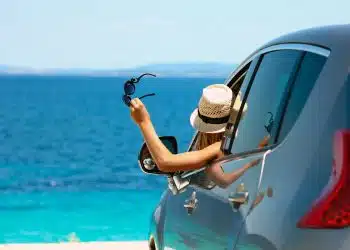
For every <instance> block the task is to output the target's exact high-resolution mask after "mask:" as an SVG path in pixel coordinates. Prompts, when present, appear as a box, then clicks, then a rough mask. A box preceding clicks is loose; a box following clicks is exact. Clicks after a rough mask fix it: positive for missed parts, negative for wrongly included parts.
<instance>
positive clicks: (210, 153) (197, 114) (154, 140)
mask: <svg viewBox="0 0 350 250" xmlns="http://www.w3.org/2000/svg"><path fill="white" fill-rule="evenodd" d="M233 99H235V102H234V105H233V107H232V111H231V113H230V110H231V103H232V101H233ZM240 106H241V99H240V96H237V98H235V96H234V95H233V93H232V90H231V89H230V88H229V87H227V86H226V85H224V84H213V85H210V86H208V87H206V88H204V89H203V93H202V97H201V98H200V101H199V104H198V108H197V109H195V110H194V111H193V113H192V115H191V117H190V122H191V125H192V126H193V127H194V128H195V129H196V130H198V132H199V135H198V136H199V138H198V140H197V144H196V147H195V149H196V150H194V151H190V152H185V153H179V154H172V153H171V152H170V151H169V150H168V149H167V148H166V147H165V146H164V144H163V143H162V142H161V140H160V139H159V138H158V135H157V133H156V131H155V129H154V127H153V124H152V122H151V119H150V115H149V113H148V112H147V109H146V107H145V106H144V104H143V103H142V102H141V101H140V100H139V99H138V98H135V99H133V100H132V101H131V106H130V110H131V116H132V118H133V120H134V122H135V123H136V124H137V125H138V126H139V128H140V130H141V133H142V135H143V137H144V139H145V142H146V144H147V147H148V149H149V151H150V153H151V155H152V158H153V160H154V161H155V163H156V164H157V166H158V168H159V170H161V171H162V172H168V173H169V172H177V171H189V170H195V169H199V168H202V167H203V166H205V165H207V164H208V163H209V162H210V161H212V160H215V159H218V158H220V157H222V156H223V154H222V152H221V150H220V146H221V139H222V137H223V133H224V131H225V128H226V124H227V122H228V121H229V119H230V117H231V119H235V118H236V115H237V113H238V110H239V108H240ZM246 110H247V105H245V107H244V113H245V112H246ZM257 163H258V161H255V162H251V163H248V164H246V165H244V166H243V167H242V168H241V169H238V170H237V171H234V172H232V173H224V172H223V171H222V169H221V167H220V166H219V165H215V164H214V166H212V167H210V168H207V170H206V172H207V174H208V175H209V177H210V178H211V179H213V181H214V182H216V183H217V184H218V185H219V186H223V187H224V186H227V185H229V184H231V183H232V182H233V181H235V180H236V179H238V178H239V177H240V176H241V175H242V174H243V173H244V172H245V171H246V170H248V169H249V168H251V167H253V166H255V165H256V164H257Z"/></svg>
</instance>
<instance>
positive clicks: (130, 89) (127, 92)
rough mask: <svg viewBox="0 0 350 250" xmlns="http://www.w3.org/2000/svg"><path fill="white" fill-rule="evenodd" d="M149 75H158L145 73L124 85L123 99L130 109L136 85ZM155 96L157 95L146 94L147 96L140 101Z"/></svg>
mask: <svg viewBox="0 0 350 250" xmlns="http://www.w3.org/2000/svg"><path fill="white" fill-rule="evenodd" d="M147 75H148V76H153V77H156V75H154V74H150V73H145V74H142V75H140V76H139V77H137V78H131V79H130V80H127V81H126V82H125V83H124V95H123V96H122V99H123V102H124V103H125V105H126V106H128V107H130V102H131V100H132V99H131V95H133V94H134V93H135V91H136V86H135V84H136V83H138V82H139V81H140V80H141V78H142V77H144V76H147ZM154 95H155V93H151V94H146V95H143V96H141V97H139V99H142V98H145V97H147V96H154Z"/></svg>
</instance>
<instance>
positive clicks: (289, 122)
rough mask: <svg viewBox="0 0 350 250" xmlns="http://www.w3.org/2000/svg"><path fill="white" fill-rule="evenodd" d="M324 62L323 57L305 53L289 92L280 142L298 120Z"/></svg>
mask: <svg viewBox="0 0 350 250" xmlns="http://www.w3.org/2000/svg"><path fill="white" fill-rule="evenodd" d="M326 60H327V58H326V57H324V56H321V55H317V54H313V53H309V52H308V53H306V55H305V57H304V60H303V62H302V64H301V67H300V69H299V72H298V74H297V77H296V80H295V83H294V86H293V88H292V91H291V96H290V99H289V102H288V106H287V109H286V112H285V114H284V119H283V123H282V127H281V131H280V134H279V140H282V139H283V138H284V137H285V136H286V135H287V133H288V132H289V131H290V130H291V128H292V127H293V125H294V123H295V121H296V120H297V119H298V116H299V115H300V112H301V110H302V109H303V107H304V105H305V103H306V100H307V98H308V97H309V95H310V92H311V90H312V88H313V87H314V85H315V82H316V80H317V78H318V76H319V74H320V72H321V70H322V68H323V66H324V64H325V62H326Z"/></svg>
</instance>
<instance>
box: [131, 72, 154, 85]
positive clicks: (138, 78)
mask: <svg viewBox="0 0 350 250" xmlns="http://www.w3.org/2000/svg"><path fill="white" fill-rule="evenodd" d="M144 76H153V77H157V76H156V75H154V74H151V73H144V74H142V75H140V76H139V77H137V78H136V81H135V82H134V83H138V82H139V81H140V80H141V78H142V77H144Z"/></svg>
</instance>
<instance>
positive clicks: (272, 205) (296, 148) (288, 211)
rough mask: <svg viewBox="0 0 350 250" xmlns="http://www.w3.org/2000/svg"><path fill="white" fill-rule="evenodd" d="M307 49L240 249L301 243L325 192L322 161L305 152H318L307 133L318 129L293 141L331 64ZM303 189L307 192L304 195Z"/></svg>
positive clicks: (289, 91) (283, 110) (323, 54)
mask: <svg viewBox="0 0 350 250" xmlns="http://www.w3.org/2000/svg"><path fill="white" fill-rule="evenodd" d="M307 48H310V47H309V46H305V48H303V46H300V49H305V50H304V51H303V58H302V61H301V62H300V66H299V68H298V70H297V74H296V76H295V80H294V81H293V83H292V85H291V86H290V87H288V88H287V89H286V97H287V98H284V100H285V101H284V102H282V103H281V104H280V105H281V108H280V113H281V115H280V119H279V124H278V126H276V127H275V128H274V129H273V131H274V133H275V140H274V145H273V148H271V151H268V152H267V153H266V155H265V156H266V157H265V159H264V161H263V164H264V166H263V172H262V173H261V177H260V180H259V183H258V189H257V193H258V194H260V196H257V197H256V203H257V204H256V205H255V206H252V207H250V210H249V213H247V214H246V219H245V222H244V224H243V226H242V229H241V232H240V236H239V240H238V242H237V244H236V247H235V249H242V250H243V249H247V247H249V249H252V250H253V249H254V250H255V249H259V250H260V249H263V250H273V249H282V248H284V246H283V244H284V243H285V240H286V238H289V239H295V237H294V238H293V237H292V236H291V235H293V230H294V231H295V229H296V224H297V223H296V221H297V220H298V219H300V218H301V217H302V216H303V211H304V209H305V208H307V207H308V206H310V204H311V203H312V202H313V200H314V199H315V197H316V196H317V194H318V193H320V192H321V187H322V186H321V185H320V183H319V180H318V178H317V175H316V173H317V168H318V167H319V164H318V163H317V162H322V161H317V160H315V162H314V163H312V160H311V159H309V160H308V159H307V158H308V157H303V155H304V156H305V154H304V153H303V152H306V155H307V154H308V152H311V151H313V150H315V147H311V146H310V145H312V143H309V142H312V141H314V140H312V139H311V138H308V137H307V134H308V133H307V131H308V130H310V129H315V128H312V126H308V127H305V126H304V128H303V131H304V132H303V133H299V135H303V137H300V136H299V137H298V138H297V137H295V136H293V137H289V138H288V137H287V135H288V134H289V132H290V131H291V129H292V128H293V126H294V124H295V123H296V121H297V119H298V117H299V115H300V113H301V111H302V109H303V108H304V105H305V103H306V101H307V99H308V97H309V94H310V92H311V90H312V89H313V87H314V85H315V82H316V80H317V79H318V77H319V75H320V72H321V71H322V69H323V67H324V64H325V62H326V60H327V51H325V50H324V49H318V48H317V47H316V48H312V50H311V51H307ZM308 117H309V118H308ZM304 118H306V119H308V124H315V121H312V119H313V118H314V117H312V116H311V115H304ZM305 140H307V141H305ZM300 142H302V143H300ZM235 143H236V142H233V144H235ZM315 151H316V150H315ZM296 156H298V157H297V158H296ZM301 187H304V188H303V189H300V188H301ZM306 187H307V188H306ZM296 194H297V195H296ZM296 200H298V202H297V203H298V204H299V207H295V206H294V205H295V204H297V203H296V202H295V201H296ZM293 201H294V203H293ZM291 204H294V205H293V206H291ZM296 245H297V244H292V246H294V247H292V248H291V249H296ZM288 249H289V248H288ZM303 249H304V248H303ZM307 249H309V248H307Z"/></svg>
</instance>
